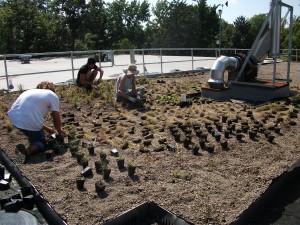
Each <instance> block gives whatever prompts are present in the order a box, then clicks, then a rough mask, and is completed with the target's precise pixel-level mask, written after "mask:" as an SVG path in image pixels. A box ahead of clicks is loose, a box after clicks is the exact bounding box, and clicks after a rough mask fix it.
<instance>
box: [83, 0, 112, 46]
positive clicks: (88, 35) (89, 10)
mask: <svg viewBox="0 0 300 225" xmlns="http://www.w3.org/2000/svg"><path fill="white" fill-rule="evenodd" d="M107 15H108V12H107V8H106V4H105V3H104V1H102V0H91V1H90V2H89V3H88V4H87V5H86V9H85V10H84V11H83V15H82V25H81V29H80V30H79V34H78V38H79V40H81V42H84V43H85V44H84V45H85V48H86V49H106V48H107V45H108V40H107V30H108V27H109V24H108V23H107V21H108V18H107V17H108V16H107ZM79 40H78V41H79ZM78 50H79V49H78Z"/></svg>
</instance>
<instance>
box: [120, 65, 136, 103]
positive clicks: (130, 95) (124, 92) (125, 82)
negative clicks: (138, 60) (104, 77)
mask: <svg viewBox="0 0 300 225" xmlns="http://www.w3.org/2000/svg"><path fill="white" fill-rule="evenodd" d="M123 72H124V74H123V75H121V76H119V77H118V79H117V82H116V95H117V98H116V100H117V101H118V102H120V101H125V102H126V101H130V102H132V103H136V102H138V100H139V99H140V98H141V96H140V95H141V93H140V92H141V91H142V89H141V90H140V88H138V90H137V88H136V75H138V74H139V71H138V70H137V66H136V65H134V64H130V65H129V66H128V68H126V69H124V70H123Z"/></svg>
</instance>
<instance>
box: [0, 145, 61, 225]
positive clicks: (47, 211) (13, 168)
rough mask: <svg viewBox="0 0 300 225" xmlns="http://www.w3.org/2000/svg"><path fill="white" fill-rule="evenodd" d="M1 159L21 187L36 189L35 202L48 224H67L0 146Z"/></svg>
mask: <svg viewBox="0 0 300 225" xmlns="http://www.w3.org/2000/svg"><path fill="white" fill-rule="evenodd" d="M0 161H1V163H2V164H3V165H4V166H5V168H6V169H7V170H8V171H9V172H10V173H11V174H12V176H13V177H14V178H15V179H16V181H17V182H18V183H19V185H20V187H22V186H23V187H29V186H30V187H31V188H32V190H33V191H34V193H33V196H34V198H35V204H36V207H37V208H38V210H39V212H40V213H41V214H42V215H43V217H44V218H45V220H46V221H47V222H48V224H51V225H67V223H66V222H65V221H64V220H63V219H62V218H61V217H60V216H59V215H58V214H57V213H56V212H55V211H54V209H53V208H52V207H51V206H50V204H49V203H48V202H47V201H46V200H45V199H44V198H43V197H42V196H41V194H40V193H39V192H38V191H37V190H36V188H35V187H34V186H33V185H32V183H31V182H30V181H29V180H28V179H27V178H26V177H25V175H24V174H23V173H22V172H21V171H20V170H19V168H18V167H17V165H16V164H15V163H14V162H12V161H11V160H10V158H9V157H8V156H7V155H6V154H5V152H4V151H3V150H2V149H1V148H0Z"/></svg>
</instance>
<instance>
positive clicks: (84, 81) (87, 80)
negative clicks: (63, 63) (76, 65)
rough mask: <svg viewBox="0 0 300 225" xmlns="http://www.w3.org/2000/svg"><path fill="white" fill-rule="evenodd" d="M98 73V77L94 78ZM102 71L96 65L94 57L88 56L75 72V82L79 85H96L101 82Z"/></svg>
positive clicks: (86, 86)
mask: <svg viewBox="0 0 300 225" xmlns="http://www.w3.org/2000/svg"><path fill="white" fill-rule="evenodd" d="M98 72H99V73H100V78H99V79H98V80H96V76H97V74H98ZM103 73H104V71H103V70H102V69H101V68H100V67H98V66H97V65H96V59H95V58H88V61H87V63H86V64H85V65H83V66H82V67H81V68H80V69H79V71H78V74H77V79H76V84H77V85H78V86H79V87H85V88H88V89H89V88H91V87H92V85H97V84H99V83H100V82H101V80H102V76H103Z"/></svg>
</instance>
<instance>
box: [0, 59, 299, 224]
mask: <svg viewBox="0 0 300 225" xmlns="http://www.w3.org/2000/svg"><path fill="white" fill-rule="evenodd" d="M273 66H274V65H273V64H267V65H262V66H261V67H260V71H259V73H260V74H259V76H258V77H259V78H260V77H264V78H268V77H269V78H270V77H272V71H273ZM299 70H300V65H299V63H292V65H291V77H290V78H291V80H292V82H291V85H290V87H291V92H292V96H291V97H289V98H286V99H279V100H277V101H274V102H269V103H265V104H259V105H257V104H256V105H255V104H253V103H249V102H243V101H237V100H232V101H227V102H219V101H214V100H211V99H202V98H201V97H200V96H199V95H198V96H197V94H194V93H198V92H200V91H201V85H203V84H204V83H205V82H207V80H208V79H209V73H208V72H207V73H204V74H203V73H200V72H199V73H180V74H179V73H178V74H172V75H168V76H167V75H164V76H160V77H156V78H145V77H140V78H139V79H138V86H143V87H144V88H145V98H146V99H145V102H144V104H143V105H140V106H136V107H133V106H130V105H127V104H122V103H115V101H114V98H115V93H114V92H115V87H114V81H103V82H102V83H101V84H100V85H99V86H97V87H95V88H94V89H93V90H92V91H89V92H87V91H85V90H84V89H80V88H77V87H75V86H72V85H65V86H59V87H57V89H56V93H57V95H58V96H59V98H60V101H61V105H60V108H61V116H62V121H63V126H64V129H65V131H66V132H67V133H68V134H69V138H68V136H67V135H66V136H65V137H64V143H65V144H63V143H60V144H59V143H58V142H56V141H51V140H50V138H49V143H48V148H47V151H46V152H53V154H49V155H48V154H47V156H46V154H45V153H39V154H37V155H35V156H32V157H30V158H29V159H28V162H27V163H26V164H23V160H24V157H23V155H22V154H20V153H19V152H18V151H17V147H16V146H17V145H19V144H24V145H25V146H26V147H27V146H28V142H27V139H26V138H25V137H24V136H23V135H22V134H21V133H20V132H19V131H18V130H17V129H15V128H13V127H12V125H11V124H10V122H9V119H8V117H7V115H6V113H7V111H8V109H9V108H10V107H11V105H12V103H13V102H14V100H15V99H16V98H17V97H18V95H19V94H20V93H19V92H13V93H8V94H6V93H2V94H1V96H0V99H1V103H0V106H1V107H0V110H1V111H0V116H1V120H2V126H1V130H0V132H1V144H0V147H1V149H3V150H4V151H5V152H6V154H7V155H8V156H9V157H10V158H11V159H12V160H13V161H14V162H15V163H16V165H17V166H18V167H19V168H20V170H21V171H22V172H23V173H24V175H25V176H26V177H27V178H28V179H29V180H30V181H31V182H32V184H33V185H34V186H35V187H36V189H37V190H38V191H39V192H40V193H41V194H42V195H43V196H44V198H45V199H47V201H48V202H49V203H50V204H51V206H52V207H53V208H54V210H55V211H56V212H57V213H58V214H60V215H61V217H62V218H63V219H64V220H65V221H66V222H67V223H68V224H72V225H75V224H101V223H103V222H105V221H107V220H109V219H112V218H114V217H116V216H117V215H119V214H121V213H122V212H124V211H126V210H129V209H132V208H134V207H136V206H138V205H140V204H142V203H144V202H145V201H148V200H149V201H153V202H155V203H157V204H158V205H160V206H161V207H163V208H164V209H166V210H168V211H170V212H172V213H174V214H176V215H177V216H180V217H182V218H184V219H185V220H186V221H189V222H191V223H194V224H230V223H232V222H233V221H235V220H236V219H237V218H238V216H239V215H240V214H241V213H242V212H243V211H244V210H245V209H247V208H248V207H249V206H250V205H251V203H253V202H254V201H255V200H256V199H257V198H258V197H259V196H260V195H261V194H262V193H264V191H265V190H266V189H267V188H268V186H269V185H270V184H271V183H272V180H273V179H274V178H276V177H278V176H279V175H280V174H282V173H283V172H284V171H286V170H287V169H288V168H289V167H290V166H291V165H292V164H293V163H294V162H295V161H296V160H297V159H298V157H299V153H300V142H299V133H300V130H299V118H298V117H299V103H300V97H299V93H298V92H299V87H300V80H299V72H300V71H299ZM286 71H287V64H286V63H284V62H283V63H278V65H277V71H276V73H277V76H278V77H279V78H281V77H285V76H286ZM181 94H194V95H193V96H194V97H193V98H189V96H191V95H187V100H188V103H187V104H185V105H181V104H180V97H181ZM180 105H181V106H183V107H181V106H180ZM37 107H38V106H37ZM24 119H26V118H24ZM47 124H48V125H52V123H51V121H50V116H49V118H47ZM76 142H77V143H76ZM78 142H79V143H78ZM92 147H94V148H93V149H92V150H93V151H91V148H92ZM100 155H101V157H100ZM78 158H79V159H78ZM121 158H124V160H125V162H124V167H122V166H119V167H118V163H117V161H118V160H120V159H121ZM86 161H88V166H89V167H90V169H89V168H85V169H84V168H83V166H82V164H83V163H84V162H86ZM96 161H97V163H96V164H97V169H96V168H95V162H96ZM99 164H100V165H101V166H102V167H98V166H99ZM129 165H134V166H136V169H135V173H134V174H133V175H131V176H129V175H128V168H129ZM104 169H110V173H109V175H108V176H107V177H104V176H103V174H102V173H103V172H102V171H104ZM83 170H84V171H83ZM78 176H82V177H84V179H85V182H84V186H83V188H82V187H80V188H78V187H77V185H76V178H78ZM96 183H97V184H102V186H101V187H103V188H99V187H98V188H97V191H96V186H98V185H96V186H95V184H96Z"/></svg>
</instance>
